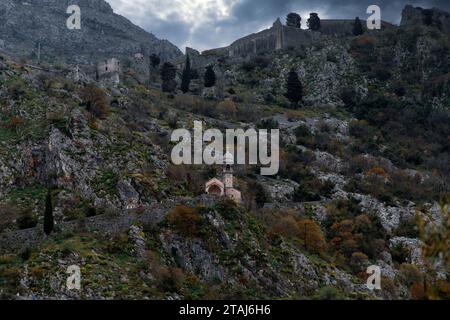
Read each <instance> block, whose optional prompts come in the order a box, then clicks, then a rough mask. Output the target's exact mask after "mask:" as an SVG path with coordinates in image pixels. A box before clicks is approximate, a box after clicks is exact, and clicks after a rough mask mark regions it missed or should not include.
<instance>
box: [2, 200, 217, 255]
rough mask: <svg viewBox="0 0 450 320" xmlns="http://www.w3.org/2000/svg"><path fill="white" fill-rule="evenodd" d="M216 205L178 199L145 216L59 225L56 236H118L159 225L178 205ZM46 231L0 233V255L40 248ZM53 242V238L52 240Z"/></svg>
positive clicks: (134, 214)
mask: <svg viewBox="0 0 450 320" xmlns="http://www.w3.org/2000/svg"><path fill="white" fill-rule="evenodd" d="M215 203H216V201H215V199H214V198H211V197H208V196H200V197H198V198H194V199H178V200H176V201H169V202H166V203H159V204H155V205H153V206H151V207H148V208H146V209H145V211H144V212H143V213H138V212H135V211H125V212H123V213H121V214H118V215H100V216H96V217H91V218H85V219H83V220H76V221H70V222H65V223H63V224H61V225H56V226H55V232H54V234H56V235H58V234H61V233H71V232H74V233H75V232H77V231H86V232H100V233H103V234H108V235H115V234H120V233H122V232H126V231H127V230H128V229H129V228H130V227H131V226H132V225H135V224H143V225H156V224H158V223H159V222H161V221H162V220H163V219H164V217H165V216H166V214H167V213H168V212H169V211H170V210H171V209H172V208H174V207H175V206H176V205H177V204H185V205H188V206H205V207H211V206H212V205H214V204H215ZM42 229H43V228H42V226H41V225H38V226H37V227H35V228H31V229H26V230H19V231H14V232H8V233H4V234H0V252H4V251H11V250H21V249H24V248H27V247H34V246H37V245H39V244H40V243H42V242H44V241H45V240H46V239H47V238H48V237H47V236H46V235H45V234H44V232H43V231H42ZM49 239H52V237H50V238H49Z"/></svg>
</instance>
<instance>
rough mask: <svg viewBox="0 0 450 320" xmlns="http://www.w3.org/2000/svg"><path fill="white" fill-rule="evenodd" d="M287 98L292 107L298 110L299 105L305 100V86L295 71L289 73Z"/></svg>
mask: <svg viewBox="0 0 450 320" xmlns="http://www.w3.org/2000/svg"><path fill="white" fill-rule="evenodd" d="M286 90H287V92H286V98H288V99H289V101H290V102H291V104H292V107H294V108H296V107H297V106H298V103H299V102H300V101H302V99H303V86H302V83H301V82H300V79H299V78H298V74H297V72H295V70H294V69H291V71H289V75H288V78H287V81H286Z"/></svg>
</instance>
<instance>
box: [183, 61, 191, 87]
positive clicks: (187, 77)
mask: <svg viewBox="0 0 450 320" xmlns="http://www.w3.org/2000/svg"><path fill="white" fill-rule="evenodd" d="M190 84H191V60H190V59H189V56H188V55H186V65H185V66H184V70H183V74H182V76H181V91H183V93H186V92H188V91H189V85H190Z"/></svg>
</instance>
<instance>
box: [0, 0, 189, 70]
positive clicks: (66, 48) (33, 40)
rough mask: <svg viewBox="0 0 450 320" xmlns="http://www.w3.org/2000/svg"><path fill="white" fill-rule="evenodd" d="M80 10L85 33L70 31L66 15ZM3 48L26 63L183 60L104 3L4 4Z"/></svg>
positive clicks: (0, 16) (0, 15)
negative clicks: (141, 57) (71, 8)
mask: <svg viewBox="0 0 450 320" xmlns="http://www.w3.org/2000/svg"><path fill="white" fill-rule="evenodd" d="M69 5H78V6H79V7H80V9H81V30H69V29H67V27H66V20H67V19H68V17H69V15H68V14H66V10H67V8H68V6H69ZM0 39H1V41H0V47H3V49H4V50H6V51H9V52H11V53H13V54H16V55H19V56H21V57H24V58H28V59H32V60H37V59H38V57H37V55H38V48H39V46H40V52H41V60H44V61H45V60H48V61H50V60H54V59H56V60H64V59H67V61H69V62H76V63H85V64H91V63H93V62H96V60H98V59H101V58H104V57H105V58H106V57H119V58H120V57H124V56H128V57H130V56H133V55H134V54H137V53H141V54H144V55H150V54H152V53H156V54H158V55H160V56H161V58H162V59H163V60H169V59H172V58H175V57H177V56H180V55H181V54H182V53H181V51H180V50H179V49H178V48H177V47H176V46H175V45H173V44H171V43H170V42H169V41H168V40H160V39H158V38H157V37H156V36H154V35H153V34H151V33H148V32H147V31H145V30H144V29H142V28H141V27H138V26H136V25H134V24H133V23H132V22H131V21H129V20H128V19H127V18H125V17H123V16H121V15H118V14H116V13H114V11H113V9H112V8H111V6H110V5H109V3H107V2H106V1H104V0H75V1H70V2H69V1H55V0H30V1H28V2H22V1H17V0H8V1H6V2H2V3H1V4H0Z"/></svg>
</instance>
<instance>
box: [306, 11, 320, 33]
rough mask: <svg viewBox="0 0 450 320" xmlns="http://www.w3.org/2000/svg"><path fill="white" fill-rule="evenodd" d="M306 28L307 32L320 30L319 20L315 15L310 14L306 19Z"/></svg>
mask: <svg viewBox="0 0 450 320" xmlns="http://www.w3.org/2000/svg"><path fill="white" fill-rule="evenodd" d="M308 28H309V30H313V31H317V30H319V29H320V18H319V15H318V14H317V13H314V12H312V13H310V14H309V19H308Z"/></svg>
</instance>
